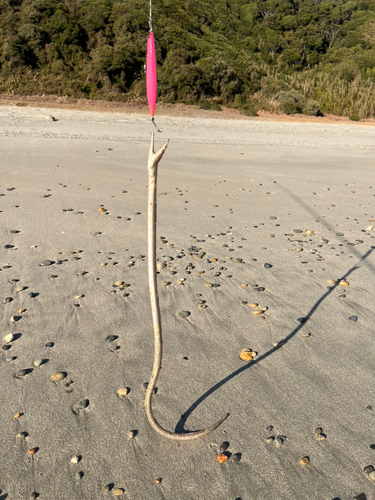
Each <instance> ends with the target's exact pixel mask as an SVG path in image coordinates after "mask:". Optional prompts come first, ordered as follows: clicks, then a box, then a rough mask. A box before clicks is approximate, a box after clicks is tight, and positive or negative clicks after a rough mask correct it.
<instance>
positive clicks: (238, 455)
mask: <svg viewBox="0 0 375 500" xmlns="http://www.w3.org/2000/svg"><path fill="white" fill-rule="evenodd" d="M231 460H232V462H234V463H238V462H239V461H240V460H241V453H235V454H234V455H232V457H231Z"/></svg>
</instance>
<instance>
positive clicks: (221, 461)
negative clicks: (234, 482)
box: [217, 453, 228, 464]
mask: <svg viewBox="0 0 375 500" xmlns="http://www.w3.org/2000/svg"><path fill="white" fill-rule="evenodd" d="M217 460H218V462H219V464H224V463H225V462H226V461H227V460H228V457H227V455H225V454H224V453H220V455H218V456H217Z"/></svg>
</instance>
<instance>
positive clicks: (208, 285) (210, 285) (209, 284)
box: [204, 283, 212, 288]
mask: <svg viewBox="0 0 375 500" xmlns="http://www.w3.org/2000/svg"><path fill="white" fill-rule="evenodd" d="M204 286H205V287H206V288H212V283H205V284H204Z"/></svg>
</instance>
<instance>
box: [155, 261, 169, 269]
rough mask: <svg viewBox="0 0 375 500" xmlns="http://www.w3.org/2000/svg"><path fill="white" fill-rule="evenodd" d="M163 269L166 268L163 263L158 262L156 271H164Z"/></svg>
mask: <svg viewBox="0 0 375 500" xmlns="http://www.w3.org/2000/svg"><path fill="white" fill-rule="evenodd" d="M165 267H167V264H166V263H165V262H158V263H157V264H156V269H157V270H158V271H161V270H162V269H164V268H165Z"/></svg>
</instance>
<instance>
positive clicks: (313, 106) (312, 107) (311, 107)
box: [303, 99, 324, 116]
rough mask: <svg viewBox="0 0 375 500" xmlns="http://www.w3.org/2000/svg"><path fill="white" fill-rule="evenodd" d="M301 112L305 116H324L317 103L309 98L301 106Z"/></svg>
mask: <svg viewBox="0 0 375 500" xmlns="http://www.w3.org/2000/svg"><path fill="white" fill-rule="evenodd" d="M303 114H304V115H307V116H324V115H323V113H322V110H321V109H320V106H319V104H318V103H317V102H316V101H312V100H311V99H309V100H308V101H307V103H306V106H305V107H304V108H303Z"/></svg>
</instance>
